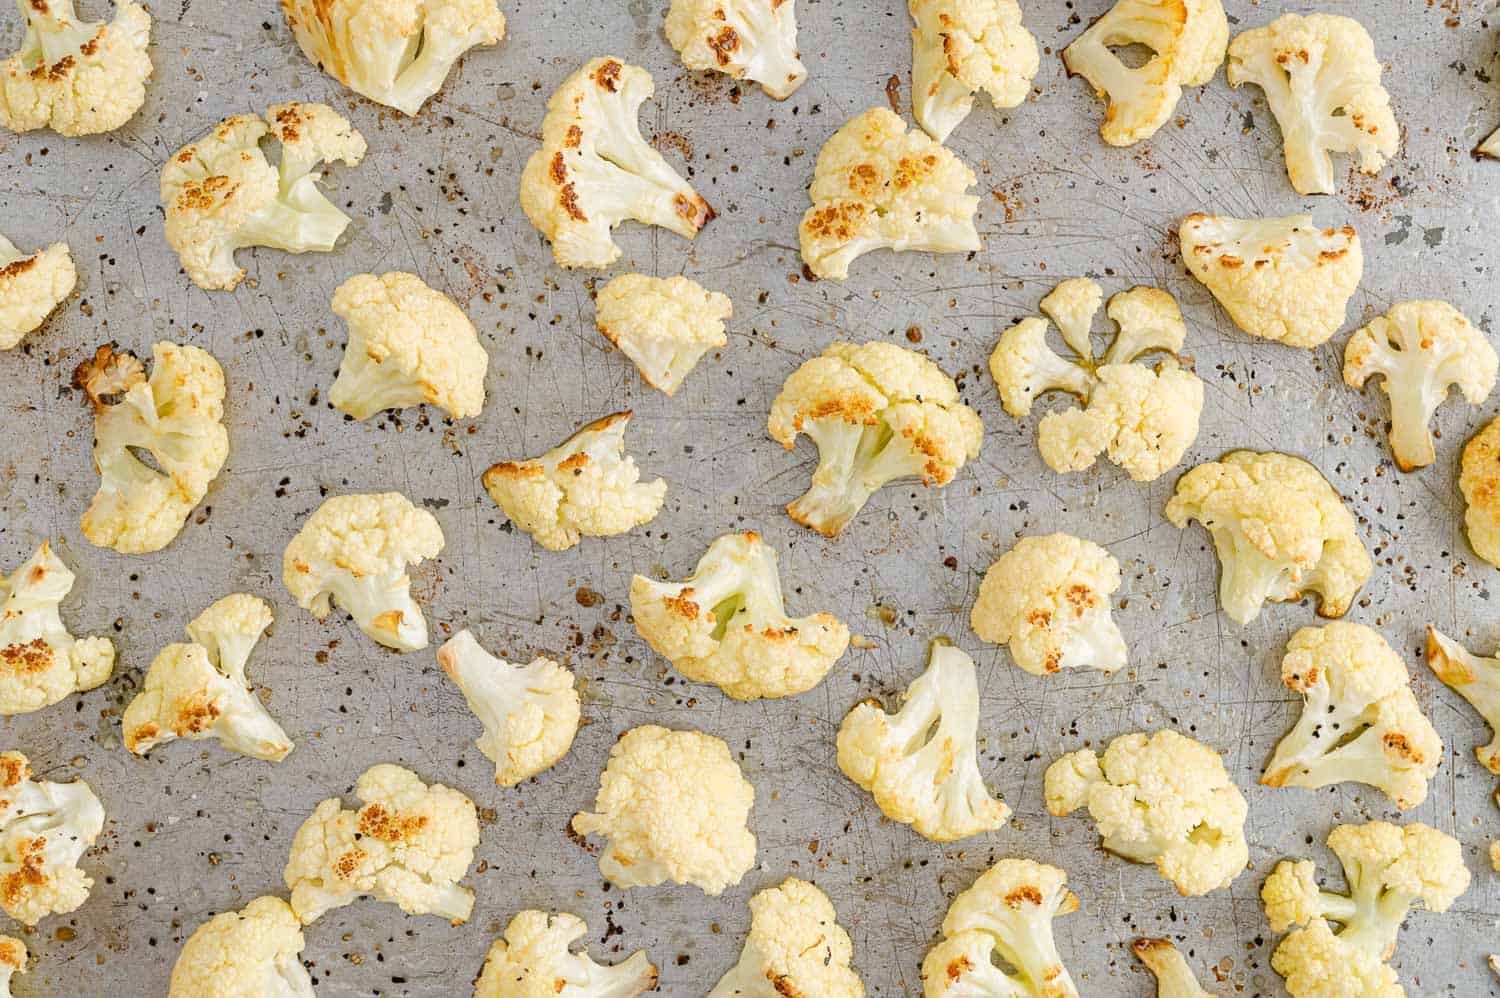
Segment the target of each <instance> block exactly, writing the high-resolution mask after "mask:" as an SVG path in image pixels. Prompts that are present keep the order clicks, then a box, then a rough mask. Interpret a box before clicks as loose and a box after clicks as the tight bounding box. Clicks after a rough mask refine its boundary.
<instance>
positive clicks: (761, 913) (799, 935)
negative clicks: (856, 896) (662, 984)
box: [708, 877, 865, 998]
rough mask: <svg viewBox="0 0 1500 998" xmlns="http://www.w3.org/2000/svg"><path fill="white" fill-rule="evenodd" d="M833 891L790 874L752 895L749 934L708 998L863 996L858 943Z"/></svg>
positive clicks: (839, 997)
mask: <svg viewBox="0 0 1500 998" xmlns="http://www.w3.org/2000/svg"><path fill="white" fill-rule="evenodd" d="M837 919H838V916H837V914H836V913H835V912H834V910H833V903H832V902H831V901H829V900H828V895H826V894H824V893H823V892H822V891H820V890H818V888H817V887H815V886H813V885H812V884H810V883H808V882H807V881H805V880H798V879H797V878H796V877H788V878H787V879H786V880H784V881H782V883H781V886H779V887H772V888H768V889H767V890H763V891H761V892H760V893H758V894H756V895H755V896H754V897H752V898H751V899H750V938H749V939H746V940H745V948H744V950H743V951H742V952H741V953H740V959H739V962H738V963H736V964H735V965H734V966H733V967H731V968H730V970H729V973H727V974H725V975H724V976H723V977H722V978H720V980H719V983H718V984H716V985H714V988H713V990H712V991H710V992H709V993H708V998H787V996H791V998H796V996H799V995H808V996H812V995H816V996H818V998H864V994H865V985H864V982H863V981H861V980H860V979H859V975H858V974H856V973H855V972H854V971H853V969H851V968H850V966H849V960H850V957H851V956H852V955H853V952H854V946H853V944H852V943H850V941H849V933H847V932H845V931H844V928H843V926H841V925H839V924H838V921H837Z"/></svg>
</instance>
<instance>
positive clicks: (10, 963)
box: [0, 936, 297, 998]
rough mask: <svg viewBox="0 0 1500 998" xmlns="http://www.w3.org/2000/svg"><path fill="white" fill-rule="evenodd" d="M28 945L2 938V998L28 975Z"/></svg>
mask: <svg viewBox="0 0 1500 998" xmlns="http://www.w3.org/2000/svg"><path fill="white" fill-rule="evenodd" d="M29 955H30V954H28V953H27V952H26V944H25V943H23V942H21V940H19V939H17V938H16V937H15V936H0V998H11V996H10V979H11V978H12V977H14V976H15V975H17V974H24V973H26V959H27V957H28V956H29ZM291 998H297V996H295V995H294V996H291Z"/></svg>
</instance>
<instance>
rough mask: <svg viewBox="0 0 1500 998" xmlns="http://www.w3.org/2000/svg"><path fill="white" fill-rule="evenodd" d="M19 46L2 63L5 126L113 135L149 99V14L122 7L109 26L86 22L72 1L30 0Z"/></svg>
mask: <svg viewBox="0 0 1500 998" xmlns="http://www.w3.org/2000/svg"><path fill="white" fill-rule="evenodd" d="M17 6H18V7H20V8H21V15H22V16H23V17H25V18H26V35H25V37H23V38H22V39H21V47H20V48H19V49H18V50H16V52H15V53H14V54H13V55H12V56H11V57H10V58H9V59H6V60H5V63H4V64H3V65H0V126H3V127H5V128H9V129H10V130H11V131H15V132H29V131H31V130H32V129H35V128H50V129H52V130H53V131H54V132H57V133H58V134H60V135H70V136H72V135H95V134H98V133H99V132H112V131H114V130H115V129H116V128H119V127H120V126H121V125H123V124H125V122H127V121H129V120H130V119H131V117H132V116H133V115H134V114H135V113H136V112H137V111H139V110H140V109H141V105H142V104H144V103H145V102H146V80H147V79H149V78H150V76H151V56H150V55H149V54H148V53H147V51H146V49H147V46H148V45H149V44H150V42H151V15H149V14H147V13H146V9H145V8H144V7H142V6H140V5H139V4H134V3H128V2H125V3H116V4H115V16H114V18H113V20H111V21H109V22H108V23H104V22H100V21H80V20H79V19H78V12H77V11H76V10H74V9H73V0H24V2H20V3H17Z"/></svg>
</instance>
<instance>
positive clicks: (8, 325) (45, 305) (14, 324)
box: [0, 236, 78, 350]
mask: <svg viewBox="0 0 1500 998" xmlns="http://www.w3.org/2000/svg"><path fill="white" fill-rule="evenodd" d="M77 283H78V271H77V270H75V269H74V267H73V256H72V254H71V253H69V251H68V244H67V243H53V244H52V245H51V246H48V247H47V248H46V249H39V250H37V251H36V252H35V253H22V252H21V251H20V250H18V249H16V247H15V244H14V243H12V242H11V241H10V240H9V239H6V238H5V237H4V236H0V350H9V349H11V348H12V347H14V346H16V345H17V344H18V343H20V342H21V340H22V339H23V338H25V336H26V334H27V333H29V332H31V331H32V330H34V329H36V328H37V327H38V326H40V325H41V324H42V323H43V322H44V321H46V319H47V316H49V315H51V314H52V313H53V311H55V310H56V309H57V306H58V305H61V304H62V301H63V299H64V298H66V297H68V295H70V294H72V293H73V287H74V285H76V284H77Z"/></svg>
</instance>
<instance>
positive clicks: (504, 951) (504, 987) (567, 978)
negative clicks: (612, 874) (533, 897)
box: [474, 910, 656, 998]
mask: <svg viewBox="0 0 1500 998" xmlns="http://www.w3.org/2000/svg"><path fill="white" fill-rule="evenodd" d="M587 931H588V926H587V925H586V924H584V921H583V919H581V918H579V917H578V916H576V915H569V914H567V913H566V912H563V913H560V914H555V915H549V914H548V913H547V912H545V911H534V910H528V911H523V912H520V913H519V914H517V915H516V917H514V918H512V919H511V920H510V924H509V925H507V926H506V927H505V934H504V935H503V936H502V937H501V938H499V939H496V940H495V942H494V945H492V946H491V947H490V952H489V955H488V956H487V957H485V960H484V971H483V972H482V973H481V974H480V975H479V980H478V981H477V982H476V983H475V985H474V998H559V996H560V998H635V996H636V995H638V994H641V993H642V992H645V991H650V990H652V989H654V988H655V987H656V968H655V967H654V966H652V964H651V961H650V960H649V959H647V957H646V951H645V950H637V951H636V952H634V953H632V954H631V955H630V956H629V958H627V959H625V960H623V961H621V962H620V963H616V964H612V965H605V964H599V963H595V962H594V961H593V960H592V959H591V958H590V957H589V955H588V953H586V952H582V953H574V952H572V951H571V950H570V949H569V947H571V946H572V945H573V944H574V943H575V942H577V941H578V940H579V939H581V938H583V935H584V933H585V932H587Z"/></svg>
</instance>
